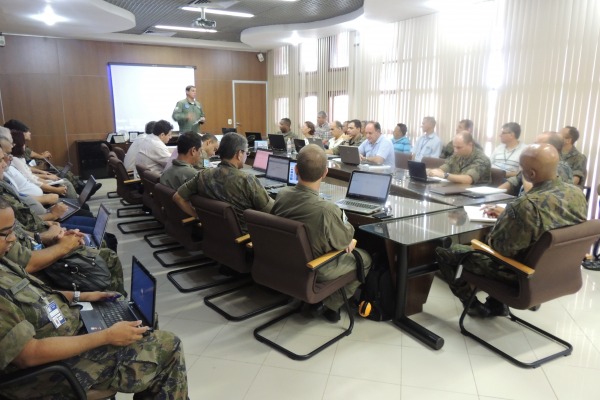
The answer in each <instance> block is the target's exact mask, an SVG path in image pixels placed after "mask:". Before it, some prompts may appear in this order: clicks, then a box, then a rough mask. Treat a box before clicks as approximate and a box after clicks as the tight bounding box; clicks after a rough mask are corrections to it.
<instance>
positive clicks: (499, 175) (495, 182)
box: [491, 168, 506, 187]
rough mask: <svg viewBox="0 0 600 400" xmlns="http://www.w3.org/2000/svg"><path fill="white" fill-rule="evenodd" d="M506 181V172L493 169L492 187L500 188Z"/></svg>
mask: <svg viewBox="0 0 600 400" xmlns="http://www.w3.org/2000/svg"><path fill="white" fill-rule="evenodd" d="M505 181H506V171H505V170H503V169H500V168H492V182H491V185H492V186H494V187H498V186H500V185H502V184H503V183H504V182H505Z"/></svg>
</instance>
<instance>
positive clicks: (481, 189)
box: [465, 186, 506, 195]
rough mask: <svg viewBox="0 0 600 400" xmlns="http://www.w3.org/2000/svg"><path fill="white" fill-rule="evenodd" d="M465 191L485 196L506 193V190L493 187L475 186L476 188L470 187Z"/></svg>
mask: <svg viewBox="0 0 600 400" xmlns="http://www.w3.org/2000/svg"><path fill="white" fill-rule="evenodd" d="M465 190H466V191H468V192H473V193H478V194H483V195H488V194H496V193H504V192H506V189H500V188H497V187H491V186H474V187H470V188H468V189H465Z"/></svg>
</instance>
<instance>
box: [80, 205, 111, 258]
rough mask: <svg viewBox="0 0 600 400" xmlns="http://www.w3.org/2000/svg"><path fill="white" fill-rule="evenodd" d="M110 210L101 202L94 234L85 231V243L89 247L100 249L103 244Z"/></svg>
mask: <svg viewBox="0 0 600 400" xmlns="http://www.w3.org/2000/svg"><path fill="white" fill-rule="evenodd" d="M109 217H110V212H109V211H108V210H107V209H106V207H104V204H100V208H99V209H98V215H97V216H96V224H95V225H94V230H93V231H92V234H91V235H90V234H89V233H85V234H84V235H83V241H84V244H85V245H86V246H87V247H92V248H94V249H99V248H100V246H102V240H103V239H104V232H106V226H107V225H108V219H109Z"/></svg>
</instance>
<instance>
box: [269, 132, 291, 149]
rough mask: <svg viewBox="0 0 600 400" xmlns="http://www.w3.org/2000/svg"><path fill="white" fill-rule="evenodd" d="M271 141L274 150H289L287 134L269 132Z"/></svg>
mask: <svg viewBox="0 0 600 400" xmlns="http://www.w3.org/2000/svg"><path fill="white" fill-rule="evenodd" d="M269 143H270V144H271V148H272V149H273V150H278V151H286V150H287V146H286V143H285V136H283V135H281V134H278V133H275V134H272V133H269Z"/></svg>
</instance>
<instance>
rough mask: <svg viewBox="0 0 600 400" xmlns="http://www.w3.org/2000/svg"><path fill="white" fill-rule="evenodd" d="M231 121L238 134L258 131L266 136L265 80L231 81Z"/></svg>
mask: <svg viewBox="0 0 600 400" xmlns="http://www.w3.org/2000/svg"><path fill="white" fill-rule="evenodd" d="M233 97H234V109H233V123H234V126H235V127H237V131H238V133H240V134H242V135H243V134H244V133H245V132H260V133H261V134H262V137H263V139H265V138H266V137H267V131H266V129H267V82H261V81H237V82H236V81H234V82H233Z"/></svg>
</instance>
